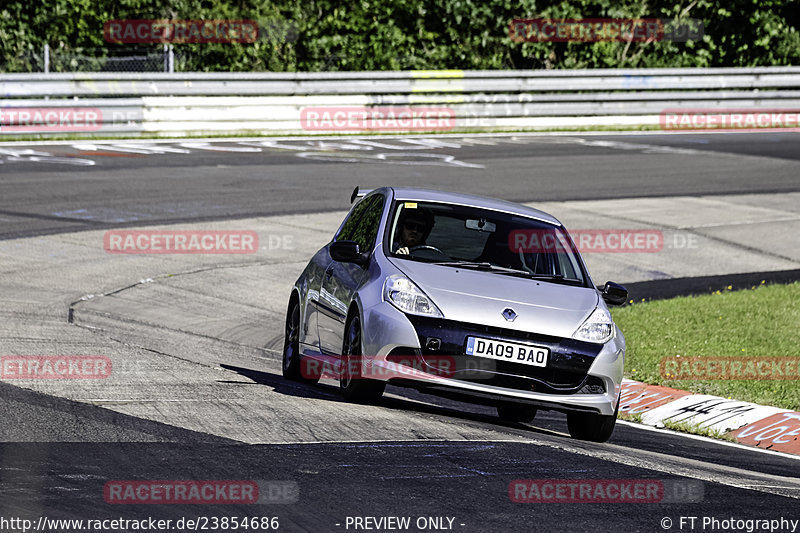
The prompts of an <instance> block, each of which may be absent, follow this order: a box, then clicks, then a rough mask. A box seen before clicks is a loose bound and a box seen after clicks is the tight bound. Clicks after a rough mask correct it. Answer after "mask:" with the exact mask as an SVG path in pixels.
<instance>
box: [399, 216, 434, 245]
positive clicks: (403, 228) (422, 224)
mask: <svg viewBox="0 0 800 533" xmlns="http://www.w3.org/2000/svg"><path fill="white" fill-rule="evenodd" d="M433 224H434V219H433V213H431V212H430V211H429V210H427V209H425V208H415V209H408V208H407V209H403V210H402V211H401V212H400V219H399V221H398V224H397V229H398V238H397V239H395V242H394V245H393V246H392V248H393V251H394V253H396V254H401V255H408V254H409V253H410V252H411V250H413V249H414V248H415V247H417V246H424V245H425V241H426V240H427V239H428V235H430V234H431V230H433Z"/></svg>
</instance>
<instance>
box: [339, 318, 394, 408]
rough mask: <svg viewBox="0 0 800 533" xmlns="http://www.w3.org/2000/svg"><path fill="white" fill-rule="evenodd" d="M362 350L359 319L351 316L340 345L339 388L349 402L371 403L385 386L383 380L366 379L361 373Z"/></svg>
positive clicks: (381, 393) (378, 396) (377, 397)
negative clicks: (340, 368) (341, 366)
mask: <svg viewBox="0 0 800 533" xmlns="http://www.w3.org/2000/svg"><path fill="white" fill-rule="evenodd" d="M363 355H364V354H363V352H362V349H361V320H359V318H358V316H353V317H351V318H350V320H348V321H347V325H346V326H345V328H344V342H343V346H342V365H343V367H344V368H343V369H342V373H341V377H340V378H339V388H340V389H341V391H342V395H344V397H345V399H347V400H349V401H351V402H359V403H372V402H375V401H377V400H378V399H379V398H380V397H381V396H382V395H383V391H384V389H385V388H386V383H385V382H383V381H375V380H371V379H366V378H364V377H363V376H362V373H361V364H362V362H363V361H362V356H363Z"/></svg>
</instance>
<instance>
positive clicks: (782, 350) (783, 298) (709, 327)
mask: <svg viewBox="0 0 800 533" xmlns="http://www.w3.org/2000/svg"><path fill="white" fill-rule="evenodd" d="M612 312H613V316H614V320H615V321H616V322H617V324H618V325H619V327H620V329H621V330H622V332H623V333H624V334H625V339H626V341H627V354H626V356H627V357H626V361H625V377H627V378H630V379H635V380H638V381H643V382H645V383H652V384H655V385H664V386H667V387H674V388H677V389H683V390H688V391H692V392H696V393H701V394H714V395H717V396H723V397H725V398H734V399H737V400H743V401H749V402H754V403H760V404H764V405H773V406H776V407H783V408H786V409H793V410H800V382H799V381H798V380H675V379H668V378H665V377H664V376H662V375H661V373H660V368H659V362H660V360H661V359H662V358H665V357H668V358H675V357H676V356H681V357H796V358H800V282H795V283H792V284H789V285H763V282H762V285H760V286H758V287H753V288H752V289H747V290H742V291H729V290H725V291H717V292H715V293H713V294H707V295H702V296H691V297H681V298H673V299H671V300H659V301H652V302H639V303H635V304H633V305H629V306H626V307H622V308H617V309H614V310H613V311H612Z"/></svg>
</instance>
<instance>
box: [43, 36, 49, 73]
mask: <svg viewBox="0 0 800 533" xmlns="http://www.w3.org/2000/svg"><path fill="white" fill-rule="evenodd" d="M44 72H45V74H48V73H49V72H50V45H49V44H47V43H44Z"/></svg>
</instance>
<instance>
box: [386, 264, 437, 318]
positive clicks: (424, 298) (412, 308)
mask: <svg viewBox="0 0 800 533" xmlns="http://www.w3.org/2000/svg"><path fill="white" fill-rule="evenodd" d="M383 298H384V299H385V300H386V301H387V302H389V303H391V304H392V305H394V306H395V307H396V308H398V309H399V310H401V311H402V312H404V313H409V314H412V315H423V316H431V317H437V318H442V317H443V316H444V315H442V312H441V311H439V308H438V307H436V304H435V303H433V301H432V300H431V299H430V298H428V295H427V294H425V293H424V292H422V290H421V289H420V288H419V287H417V286H416V285H414V283H413V282H412V281H411V280H410V279H408V278H406V277H404V276H400V275H398V274H395V275H393V276H389V277H388V278H386V283H384V285H383Z"/></svg>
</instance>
